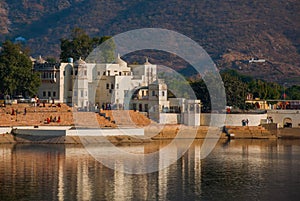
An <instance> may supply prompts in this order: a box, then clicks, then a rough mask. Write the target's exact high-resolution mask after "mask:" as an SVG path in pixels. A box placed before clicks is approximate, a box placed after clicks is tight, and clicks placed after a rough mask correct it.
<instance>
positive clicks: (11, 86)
mask: <svg viewBox="0 0 300 201" xmlns="http://www.w3.org/2000/svg"><path fill="white" fill-rule="evenodd" d="M0 80H1V82H0V95H2V96H3V95H23V96H24V97H25V96H31V95H34V94H36V92H37V90H38V87H39V86H40V77H39V75H38V74H37V73H34V72H33V71H32V62H31V60H30V59H29V56H28V52H27V51H26V50H24V49H22V48H21V46H20V44H13V43H12V42H10V41H6V42H4V43H3V45H2V49H1V51H0Z"/></svg>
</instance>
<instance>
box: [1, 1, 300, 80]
mask: <svg viewBox="0 0 300 201" xmlns="http://www.w3.org/2000/svg"><path fill="white" fill-rule="evenodd" d="M299 10H300V1H298V0H284V1H283V0H274V1H270V0H260V1H252V0H167V1H161V0H151V1H148V0H52V1H48V0H2V1H0V33H1V36H0V39H1V40H4V39H7V38H8V39H14V38H16V37H19V36H21V37H24V38H25V39H26V41H27V44H28V46H29V47H30V48H31V50H32V54H33V55H35V56H37V55H39V54H42V55H49V56H54V57H58V55H59V52H60V50H59V39H60V38H62V37H67V36H69V34H70V31H71V30H72V29H73V28H74V27H80V28H83V29H84V30H86V31H87V32H88V33H89V34H90V35H91V36H96V35H99V36H102V35H114V34H118V33H121V32H124V31H127V30H131V29H137V28H144V27H159V28H166V29H171V30H175V31H178V32H180V33H182V34H184V35H186V36H188V37H190V38H192V39H193V40H195V41H196V42H198V43H199V44H200V45H201V46H202V47H203V48H204V49H205V50H206V51H207V52H208V53H209V54H210V55H211V57H212V58H213V59H214V61H215V62H216V63H217V64H218V66H219V68H220V69H222V68H234V69H237V70H238V71H240V72H241V73H244V74H247V75H253V76H256V77H258V78H263V79H266V80H269V81H277V82H280V83H284V82H287V83H288V85H292V84H300V45H299V44H300V37H299V34H300V14H299ZM152 56H153V58H154V59H153V60H154V61H155V62H156V61H157V62H158V61H159V60H162V59H160V58H162V57H159V56H158V57H155V53H152ZM156 56H157V55H156ZM169 57H170V58H172V56H169ZM251 58H259V59H265V60H266V62H263V63H255V62H252V63H249V62H248V61H249V59H251ZM174 61H178V62H173V61H170V62H171V63H165V64H166V65H171V64H172V63H173V64H174V63H175V66H176V68H184V67H185V64H184V62H181V61H180V59H178V58H176V59H175V60H174ZM185 73H191V71H190V70H189V69H187V70H186V69H185Z"/></svg>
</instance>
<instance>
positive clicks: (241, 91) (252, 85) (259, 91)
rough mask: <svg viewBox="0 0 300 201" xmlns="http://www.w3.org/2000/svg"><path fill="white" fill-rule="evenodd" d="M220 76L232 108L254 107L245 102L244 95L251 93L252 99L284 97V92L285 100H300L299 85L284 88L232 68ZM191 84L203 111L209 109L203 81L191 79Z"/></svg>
mask: <svg viewBox="0 0 300 201" xmlns="http://www.w3.org/2000/svg"><path fill="white" fill-rule="evenodd" d="M221 77H222V79H223V82H224V87H225V92H226V101H227V105H228V106H233V107H234V108H239V109H243V110H248V109H254V108H255V106H254V105H249V104H246V103H245V101H246V97H247V95H249V94H251V95H252V98H253V99H260V100H279V99H284V97H283V94H284V92H286V94H287V96H286V97H285V99H286V100H288V99H294V100H300V87H299V86H292V87H290V88H287V89H285V88H284V87H285V86H281V85H279V84H277V83H274V82H266V81H263V80H260V79H255V78H253V77H250V76H244V75H241V74H239V73H237V72H236V71H234V70H224V71H223V72H221ZM220 84H222V83H220ZM191 86H192V88H193V90H194V91H195V94H196V96H197V97H198V98H199V99H201V101H202V104H203V108H202V109H203V111H204V112H208V111H210V109H211V106H210V98H209V91H208V90H207V88H206V84H205V82H204V81H203V80H202V79H200V80H196V81H191Z"/></svg>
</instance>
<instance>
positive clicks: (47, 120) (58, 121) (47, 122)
mask: <svg viewBox="0 0 300 201" xmlns="http://www.w3.org/2000/svg"><path fill="white" fill-rule="evenodd" d="M60 121H61V120H60V116H58V118H56V117H54V118H53V117H52V116H50V118H49V117H47V119H45V120H44V123H45V124H50V122H56V123H60Z"/></svg>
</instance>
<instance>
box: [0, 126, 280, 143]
mask: <svg viewBox="0 0 300 201" xmlns="http://www.w3.org/2000/svg"><path fill="white" fill-rule="evenodd" d="M43 131H44V133H43V134H40V135H38V134H36V135H28V134H26V133H22V132H21V133H20V134H14V135H12V134H2V135H1V136H0V143H47V144H81V143H82V142H84V143H101V142H103V141H105V140H103V139H104V138H105V139H108V140H109V141H111V142H112V143H114V144H122V143H147V142H150V141H153V140H170V139H174V138H175V137H176V138H177V139H187V138H194V139H205V138H220V139H224V138H227V137H226V135H225V134H224V133H222V132H221V130H220V128H209V127H205V126H201V127H188V126H183V125H152V126H148V127H145V128H144V134H145V136H129V135H115V136H112V135H111V136H105V137H104V136H96V135H94V136H91V135H90V136H88V134H87V135H86V136H84V135H81V136H76V135H74V134H73V135H69V136H67V135H64V134H63V135H54V134H52V135H47V134H46V133H47V130H43ZM52 131H55V128H52ZM114 131H118V129H111V130H110V132H111V133H113V132H114ZM228 131H229V133H231V134H233V135H234V139H276V138H277V137H276V135H274V134H272V133H271V132H270V131H268V130H266V129H265V128H263V127H259V126H255V127H228ZM24 132H25V131H24ZM37 132H38V131H37Z"/></svg>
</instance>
